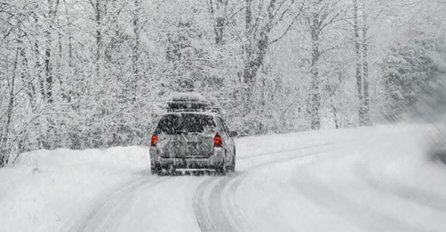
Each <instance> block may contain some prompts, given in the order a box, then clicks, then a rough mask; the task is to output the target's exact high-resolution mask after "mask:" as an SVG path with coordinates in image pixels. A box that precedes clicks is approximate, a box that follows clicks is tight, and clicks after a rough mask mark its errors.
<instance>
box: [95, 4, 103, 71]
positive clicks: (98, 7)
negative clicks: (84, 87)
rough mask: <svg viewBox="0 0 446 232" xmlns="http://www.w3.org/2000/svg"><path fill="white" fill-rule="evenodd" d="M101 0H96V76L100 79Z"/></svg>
mask: <svg viewBox="0 0 446 232" xmlns="http://www.w3.org/2000/svg"><path fill="white" fill-rule="evenodd" d="M100 2H101V1H100V0H96V4H95V5H94V8H95V14H96V16H95V19H96V27H97V28H96V77H97V78H98V79H97V80H99V77H100V75H101V73H100V60H101V49H102V32H101V4H100Z"/></svg>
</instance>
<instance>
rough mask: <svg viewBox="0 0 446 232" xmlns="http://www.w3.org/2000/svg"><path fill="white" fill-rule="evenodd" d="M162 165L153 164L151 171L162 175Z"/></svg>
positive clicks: (153, 173)
mask: <svg viewBox="0 0 446 232" xmlns="http://www.w3.org/2000/svg"><path fill="white" fill-rule="evenodd" d="M161 171H162V169H161V167H160V165H159V164H152V166H151V167H150V172H151V173H152V175H158V176H159V175H160V174H161Z"/></svg>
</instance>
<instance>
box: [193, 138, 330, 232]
mask: <svg viewBox="0 0 446 232" xmlns="http://www.w3.org/2000/svg"><path fill="white" fill-rule="evenodd" d="M328 145H331V144H320V145H311V146H306V147H299V148H294V149H286V150H281V151H276V152H271V153H262V154H259V155H257V156H256V155H252V156H248V157H242V158H240V159H238V160H239V161H240V160H242V161H245V160H248V159H252V158H256V157H260V156H277V154H281V153H290V152H295V151H299V150H305V149H312V148H321V147H326V146H328ZM329 151H330V149H322V150H317V151H311V152H308V153H306V154H304V155H296V154H291V155H286V156H285V157H281V158H278V159H273V160H267V161H265V162H261V163H260V164H256V165H253V166H251V167H249V168H248V169H247V170H245V172H243V173H239V172H236V173H235V176H231V175H229V176H227V177H222V178H217V179H208V180H206V181H204V182H202V183H201V184H200V185H199V186H198V188H197V191H196V193H195V196H194V200H193V208H194V213H195V217H196V220H197V223H198V225H199V227H200V229H201V231H202V232H219V231H225V232H232V231H245V230H246V231H253V227H252V225H249V224H248V223H247V221H246V220H245V219H244V218H245V216H244V213H243V211H242V210H241V209H240V207H238V205H237V203H236V201H235V195H236V192H237V191H238V188H239V186H240V185H241V183H242V182H243V181H244V180H245V178H246V177H248V174H250V173H252V171H254V170H256V169H260V168H263V167H267V166H270V165H274V164H279V163H283V162H289V161H292V160H296V159H302V158H305V157H310V156H315V155H318V154H322V153H327V152H329Z"/></svg>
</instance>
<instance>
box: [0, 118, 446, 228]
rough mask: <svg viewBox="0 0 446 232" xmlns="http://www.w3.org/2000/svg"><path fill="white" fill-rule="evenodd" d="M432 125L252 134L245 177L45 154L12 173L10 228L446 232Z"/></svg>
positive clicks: (242, 142) (139, 154)
mask: <svg viewBox="0 0 446 232" xmlns="http://www.w3.org/2000/svg"><path fill="white" fill-rule="evenodd" d="M429 133H431V131H430V130H429V127H427V126H419V125H401V126H377V127H371V128H360V129H345V130H326V131H317V132H305V133H296V134H285V135H268V136H257V137H245V138H240V139H238V140H237V141H236V142H237V168H236V169H237V171H236V173H235V174H231V175H228V176H226V177H217V176H174V177H169V176H162V177H158V176H151V175H150V174H149V173H150V172H149V153H148V149H147V148H144V147H126V148H122V147H118V148H111V149H107V150H103V151H102V150H85V151H71V150H66V149H59V150H55V151H34V152H29V153H25V154H23V155H22V157H21V159H20V160H19V161H18V162H17V164H16V165H15V166H14V167H7V168H2V169H0V231H5V232H6V231H8V232H14V231H17V232H26V231H45V232H48V231H200V230H201V231H312V232H313V231H330V232H333V231H343V232H345V231H405V232H407V231H429V232H434V231H442V232H443V231H446V220H444V219H445V218H446V181H445V180H446V166H445V165H444V164H442V163H435V162H433V161H431V160H430V159H429V156H428V155H426V150H427V147H426V146H427V145H428V144H429V141H428V139H427V138H429V136H428V135H429Z"/></svg>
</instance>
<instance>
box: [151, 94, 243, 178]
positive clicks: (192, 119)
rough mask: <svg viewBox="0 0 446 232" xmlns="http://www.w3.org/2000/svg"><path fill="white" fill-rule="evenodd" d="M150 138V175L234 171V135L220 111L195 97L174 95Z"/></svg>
mask: <svg viewBox="0 0 446 232" xmlns="http://www.w3.org/2000/svg"><path fill="white" fill-rule="evenodd" d="M168 106H169V108H168V112H167V113H165V114H164V115H163V116H162V117H161V119H160V120H159V122H158V125H157V127H156V129H155V131H154V133H153V134H152V137H151V146H150V159H151V171H152V174H158V175H159V174H161V172H162V170H163V169H165V170H167V171H169V173H173V172H174V171H175V170H178V169H184V170H214V171H216V172H217V173H218V174H222V175H224V174H226V172H227V171H234V170H235V155H236V151H235V143H234V141H233V139H232V137H233V136H236V135H237V133H235V132H230V131H229V130H228V127H227V126H226V123H225V122H224V120H223V118H222V117H221V115H220V113H219V110H218V109H216V108H211V107H210V103H209V102H208V101H206V99H204V98H203V97H202V96H201V95H199V94H195V93H183V94H175V95H174V96H173V97H172V100H171V101H170V102H168Z"/></svg>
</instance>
